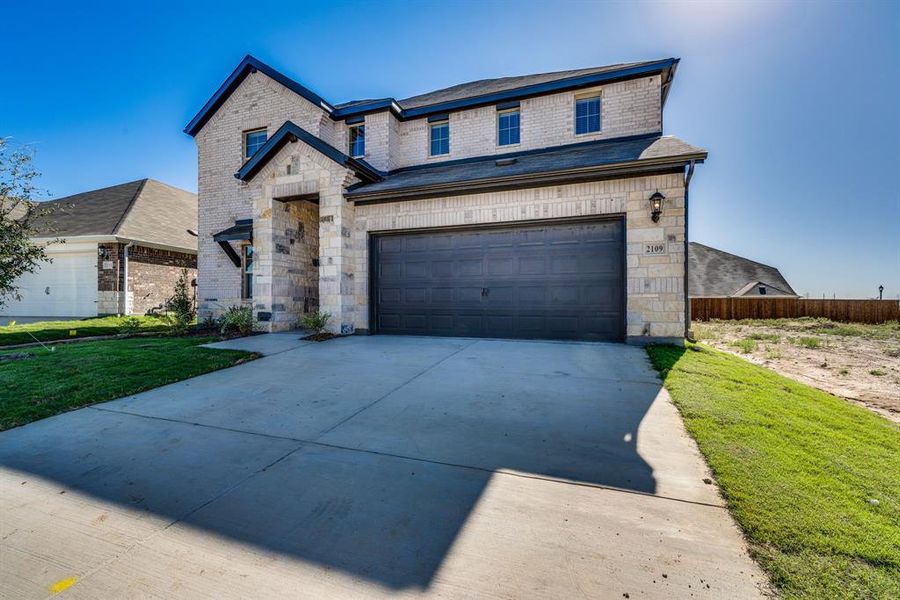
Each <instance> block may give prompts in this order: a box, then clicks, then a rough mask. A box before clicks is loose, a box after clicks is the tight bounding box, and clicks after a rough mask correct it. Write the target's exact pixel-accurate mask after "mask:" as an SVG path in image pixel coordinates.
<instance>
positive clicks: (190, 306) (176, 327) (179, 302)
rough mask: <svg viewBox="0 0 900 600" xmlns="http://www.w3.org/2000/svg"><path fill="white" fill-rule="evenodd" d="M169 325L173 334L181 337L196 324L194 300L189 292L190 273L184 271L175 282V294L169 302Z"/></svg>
mask: <svg viewBox="0 0 900 600" xmlns="http://www.w3.org/2000/svg"><path fill="white" fill-rule="evenodd" d="M169 311H170V314H169V323H170V326H171V328H172V332H173V333H175V334H176V335H181V334H184V333H186V332H187V330H188V329H189V328H190V326H191V323H193V322H194V315H195V310H194V300H193V299H192V298H191V294H190V292H189V291H188V271H187V269H182V270H181V274H180V275H179V276H178V280H177V281H176V282H175V294H174V295H173V296H172V299H171V300H169Z"/></svg>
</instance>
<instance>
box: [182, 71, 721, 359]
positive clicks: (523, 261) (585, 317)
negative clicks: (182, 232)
mask: <svg viewBox="0 0 900 600" xmlns="http://www.w3.org/2000/svg"><path fill="white" fill-rule="evenodd" d="M677 66H678V59H665V60H657V61H652V62H640V63H630V64H621V65H613V66H607V67H597V68H589V69H579V70H574V71H563V72H557V73H543V74H538V75H526V76H521V77H504V78H500V79H488V80H483V81H476V82H472V83H465V84H461V85H456V86H453V87H449V88H446V89H442V90H438V91H435V92H430V93H427V94H422V95H419V96H414V97H412V98H407V99H406V100H395V99H393V98H382V99H378V100H359V101H354V102H348V103H344V104H332V103H330V102H328V101H327V100H325V99H323V98H322V97H320V96H319V95H317V94H316V93H315V92H313V91H311V90H310V89H309V88H307V87H305V86H303V85H301V84H300V83H298V82H296V81H294V80H292V79H290V78H288V77H286V76H285V75H283V74H281V73H279V72H278V71H276V70H274V69H272V68H271V67H269V66H268V65H265V64H263V63H262V62H260V61H259V60H257V59H255V58H253V57H251V56H247V57H246V58H245V59H244V60H243V61H241V63H240V64H239V65H238V66H237V68H236V69H235V70H234V72H232V73H231V75H230V76H229V77H228V78H227V79H226V80H225V82H224V83H223V84H222V86H221V87H220V88H219V89H218V91H216V93H215V94H214V95H213V96H212V98H210V100H209V101H208V102H207V103H206V105H205V106H204V107H203V109H202V110H201V111H200V112H199V113H198V114H197V116H196V117H194V119H193V120H192V121H191V122H190V123H189V124H188V125H187V127H186V128H185V131H186V132H187V133H188V134H190V135H191V136H193V137H194V138H195V139H196V143H197V148H198V154H199V201H200V215H199V261H198V268H199V276H198V284H199V290H198V298H199V302H200V314H201V317H205V316H209V315H216V314H218V313H219V312H221V311H222V310H224V309H225V308H227V307H228V306H230V305H236V304H242V303H247V304H250V305H252V307H253V311H254V314H255V316H256V317H257V319H258V320H259V322H260V324H261V327H263V328H264V329H266V330H270V331H271V330H279V329H286V328H291V327H294V326H296V324H297V322H298V320H299V318H300V317H301V316H302V315H303V314H304V313H307V312H311V311H316V310H321V311H323V312H327V313H330V314H331V316H332V320H331V323H332V329H333V330H334V331H336V332H342V333H353V332H357V333H397V334H417V335H458V336H472V337H501V338H504V337H506V338H516V337H519V338H548V339H582V340H616V341H624V340H627V341H632V342H642V341H651V340H653V341H660V340H668V341H680V340H681V339H682V338H683V336H684V333H685V324H686V311H687V304H686V302H685V290H686V285H685V282H686V275H687V274H686V259H685V257H686V240H687V236H686V233H687V232H686V218H687V189H688V184H689V182H690V177H691V175H692V174H693V170H694V165H695V164H696V163H699V162H703V160H704V159H705V158H706V152H705V151H704V150H702V149H700V148H697V147H694V146H691V145H689V144H687V143H685V142H683V141H681V140H679V139H678V138H675V137H672V136H664V135H663V109H664V107H665V102H666V97H667V95H668V93H669V89H670V87H671V85H672V80H673V78H674V75H675V70H676V67H677Z"/></svg>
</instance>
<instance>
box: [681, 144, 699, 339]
mask: <svg viewBox="0 0 900 600" xmlns="http://www.w3.org/2000/svg"><path fill="white" fill-rule="evenodd" d="M693 176H694V161H691V162H690V163H689V164H688V169H687V173H685V175H684V337H685V339H686V340H688V341H689V342H693V341H696V340H694V336H693V335H692V333H691V296H690V294H689V293H688V268H689V265H690V262H691V260H690V254H689V253H690V251H691V248H690V245H689V241H688V188H689V187H690V185H691V178H692V177H693Z"/></svg>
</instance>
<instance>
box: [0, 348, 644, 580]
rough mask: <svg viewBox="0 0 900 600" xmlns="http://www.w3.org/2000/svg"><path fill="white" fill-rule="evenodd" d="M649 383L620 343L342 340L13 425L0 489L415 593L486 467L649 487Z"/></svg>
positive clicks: (1, 445) (2, 445) (0, 459)
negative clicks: (640, 438) (125, 516)
mask: <svg viewBox="0 0 900 600" xmlns="http://www.w3.org/2000/svg"><path fill="white" fill-rule="evenodd" d="M98 376H114V374H98ZM659 389H660V384H659V381H658V379H656V377H655V375H654V374H653V373H652V371H651V370H650V368H649V366H648V364H647V361H646V357H645V356H644V353H643V351H641V350H639V349H635V348H629V347H625V346H618V345H609V344H580V343H545V342H513V341H509V342H507V341H492V340H483V341H475V340H465V339H429V338H402V337H366V338H362V337H356V338H344V339H339V340H333V341H331V342H326V343H323V344H316V345H311V346H303V347H300V348H298V349H294V350H290V351H286V352H283V353H281V354H277V355H274V356H269V357H265V358H262V359H260V360H258V361H254V362H252V363H248V364H245V365H241V366H238V367H234V368H231V369H227V370H225V371H219V372H215V373H211V374H208V375H204V376H201V377H198V378H195V379H192V380H188V381H185V382H181V383H177V384H173V385H170V386H167V387H164V388H159V389H157V390H152V391H150V392H146V393H143V394H139V395H137V396H134V397H130V398H125V399H122V400H119V401H115V402H111V403H107V404H104V405H100V406H97V407H94V408H90V409H83V410H79V411H75V412H72V413H68V414H63V415H59V416H57V417H54V418H51V419H46V420H44V421H40V422H37V423H33V424H31V425H27V426H24V427H20V428H18V429H14V430H11V431H7V432H5V433H3V434H0V464H2V465H3V467H5V471H6V472H5V474H4V475H3V480H2V481H3V485H4V486H7V485H10V486H12V485H23V484H22V483H20V480H21V481H23V482H27V481H28V479H29V478H30V477H31V476H35V477H38V478H40V479H41V480H44V481H49V482H53V483H54V484H58V485H59V486H62V487H63V488H64V489H65V490H69V491H77V492H81V493H83V494H87V495H90V496H93V497H95V498H98V499H100V500H102V501H104V502H111V503H116V504H118V505H120V506H123V507H127V508H130V509H135V510H137V511H141V512H142V513H144V514H146V515H147V516H148V518H149V517H151V516H152V517H154V518H156V517H158V518H159V521H160V525H159V526H160V527H162V526H164V525H168V524H171V523H176V522H177V523H179V524H183V525H187V526H191V527H197V528H202V529H203V530H206V531H208V532H211V533H214V534H216V535H219V536H225V537H227V538H231V539H233V540H236V541H239V542H242V543H244V544H251V545H253V546H256V547H259V548H263V549H266V550H270V551H274V552H277V553H282V554H286V555H290V556H293V557H296V558H299V559H302V560H303V561H306V562H310V563H315V564H318V565H321V566H323V567H326V568H328V569H338V570H341V571H343V572H346V573H348V574H351V575H353V576H356V577H361V578H364V579H366V580H370V581H373V582H377V583H379V584H381V585H384V586H388V587H390V588H392V589H397V590H399V589H403V588H411V587H412V588H427V587H429V585H430V584H431V583H432V581H433V579H434V577H435V574H436V573H437V571H438V569H439V568H440V566H441V564H442V562H443V561H444V560H445V558H446V556H447V554H448V552H449V551H450V548H451V546H452V545H453V544H454V541H455V540H456V539H457V537H458V535H459V534H460V531H461V530H462V529H463V527H464V526H465V524H466V522H467V520H468V519H469V518H470V515H471V514H472V512H473V511H474V510H475V508H476V504H477V503H478V502H479V498H480V497H481V496H482V492H483V490H484V489H485V487H486V486H487V485H488V483H489V480H490V479H491V477H493V476H494V474H495V473H496V472H497V471H504V472H514V473H516V474H521V475H526V476H528V477H539V478H560V479H565V480H567V481H571V482H576V483H579V484H587V485H596V486H609V487H615V488H619V489H624V490H629V491H633V492H640V493H644V494H654V493H655V492H656V490H657V485H656V480H655V478H654V473H653V470H652V469H651V467H650V466H649V465H648V464H647V463H646V462H645V461H644V459H643V458H642V457H641V456H640V455H639V454H638V452H637V450H636V444H637V433H638V427H639V425H640V423H641V421H642V420H643V419H644V417H645V415H646V413H647V411H648V409H649V408H650V406H651V404H652V403H653V402H654V400H655V399H656V396H657V394H658V392H659ZM560 499H561V500H560V501H561V502H564V501H565V496H564V495H561V496H560ZM40 501H41V498H39V497H35V498H34V500H33V502H35V503H37V502H40ZM9 508H12V509H14V510H13V511H12V514H11V517H10V518H12V519H16V518H18V517H17V516H16V515H17V514H18V513H15V511H16V510H18V511H28V510H31V511H33V510H41V508H40V507H38V506H36V505H35V506H30V505H28V504H27V503H26V504H25V505H16V506H15V507H9ZM498 517H499V518H503V519H510V520H513V521H514V520H515V519H518V518H521V515H520V514H518V513H516V512H515V511H513V512H510V514H505V515H498ZM20 535H27V534H24V533H23V534H20ZM31 535H39V534H38V533H34V532H32V534H31ZM17 540H18V541H17ZM38 541H39V540H37V539H36V538H35V539H32V540H31V541H30V542H29V540H28V539H27V538H22V537H19V538H17V537H16V536H11V537H9V538H8V539H7V540H6V541H5V542H4V543H5V544H7V545H9V546H10V547H15V546H16V544H22V545H23V546H22V547H25V546H27V544H28V543H35V544H36V543H38ZM85 541H86V542H87V540H85ZM98 551H99V550H98ZM61 552H62V551H61ZM63 553H64V552H63ZM73 560H75V559H73Z"/></svg>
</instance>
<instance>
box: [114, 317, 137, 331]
mask: <svg viewBox="0 0 900 600" xmlns="http://www.w3.org/2000/svg"><path fill="white" fill-rule="evenodd" d="M140 330H141V320H140V319H138V318H137V317H125V318H123V319H122V324H121V325H120V326H119V333H122V334H125V335H134V334H136V333H137V332H138V331H140Z"/></svg>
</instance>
